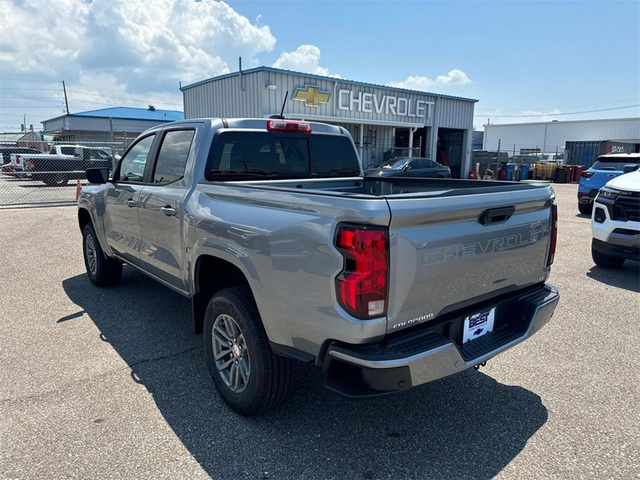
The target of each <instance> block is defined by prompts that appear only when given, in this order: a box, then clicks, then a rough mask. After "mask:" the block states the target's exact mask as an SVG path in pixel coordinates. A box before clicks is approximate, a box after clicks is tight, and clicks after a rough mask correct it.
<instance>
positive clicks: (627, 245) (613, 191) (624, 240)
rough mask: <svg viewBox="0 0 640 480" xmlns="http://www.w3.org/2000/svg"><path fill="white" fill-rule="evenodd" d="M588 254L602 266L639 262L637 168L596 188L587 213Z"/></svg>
mask: <svg viewBox="0 0 640 480" xmlns="http://www.w3.org/2000/svg"><path fill="white" fill-rule="evenodd" d="M591 235H592V240H591V256H592V257H593V261H594V263H595V264H596V265H598V266H599V267H603V268H618V267H621V266H622V264H623V263H624V262H625V260H635V261H640V170H637V171H635V172H631V173H627V174H624V175H621V176H619V177H616V178H614V179H613V180H610V181H609V182H607V184H606V185H605V186H604V187H603V188H601V189H600V191H599V192H598V196H597V197H596V199H595V201H594V203H593V214H592V215H591Z"/></svg>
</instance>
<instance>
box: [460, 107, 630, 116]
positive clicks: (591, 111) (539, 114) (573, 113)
mask: <svg viewBox="0 0 640 480" xmlns="http://www.w3.org/2000/svg"><path fill="white" fill-rule="evenodd" d="M635 107H640V103H639V104H637V105H627V106H626V107H614V108H601V109H599V110H583V111H582V112H567V113H565V112H550V113H536V114H522V115H495V114H493V113H476V114H474V115H473V116H474V117H497V118H520V117H550V116H554V115H580V114H582V113H596V112H609V111H611V110H623V109H625V108H635Z"/></svg>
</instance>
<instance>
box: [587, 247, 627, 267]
mask: <svg viewBox="0 0 640 480" xmlns="http://www.w3.org/2000/svg"><path fill="white" fill-rule="evenodd" d="M591 258H593V261H594V263H595V264H596V265H597V266H599V267H602V268H620V267H621V266H622V264H623V263H624V258H622V257H611V256H609V255H605V254H604V253H602V252H599V251H597V250H596V249H595V248H593V247H591Z"/></svg>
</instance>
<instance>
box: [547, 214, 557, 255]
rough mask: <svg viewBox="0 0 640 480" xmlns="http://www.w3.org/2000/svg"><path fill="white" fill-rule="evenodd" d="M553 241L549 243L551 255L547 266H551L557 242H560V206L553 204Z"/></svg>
mask: <svg viewBox="0 0 640 480" xmlns="http://www.w3.org/2000/svg"><path fill="white" fill-rule="evenodd" d="M551 212H552V213H551V219H552V222H551V242H550V243H549V257H548V259H547V266H548V267H550V266H551V264H552V263H553V260H554V258H555V256H556V244H557V243H558V206H557V205H556V204H553V205H551Z"/></svg>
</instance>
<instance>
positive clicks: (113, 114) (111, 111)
mask: <svg viewBox="0 0 640 480" xmlns="http://www.w3.org/2000/svg"><path fill="white" fill-rule="evenodd" d="M69 116H70V117H97V118H122V119H126V120H154V121H167V122H173V121H176V120H184V113H183V112H180V111H178V110H157V109H153V110H152V109H149V108H131V107H110V108H101V109H99V110H89V111H88V112H79V113H70V114H69Z"/></svg>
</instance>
